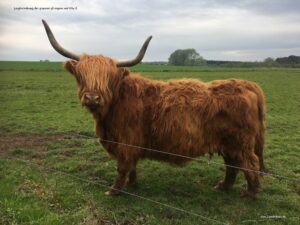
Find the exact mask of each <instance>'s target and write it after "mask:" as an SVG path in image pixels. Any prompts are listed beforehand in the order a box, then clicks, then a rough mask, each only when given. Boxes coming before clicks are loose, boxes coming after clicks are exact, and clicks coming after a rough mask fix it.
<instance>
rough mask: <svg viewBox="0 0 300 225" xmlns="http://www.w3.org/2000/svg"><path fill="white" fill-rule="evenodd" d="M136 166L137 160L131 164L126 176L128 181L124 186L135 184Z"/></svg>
mask: <svg viewBox="0 0 300 225" xmlns="http://www.w3.org/2000/svg"><path fill="white" fill-rule="evenodd" d="M136 164H137V160H135V161H134V162H132V163H131V168H130V171H129V174H128V179H127V182H126V186H127V187H129V186H133V185H135V184H136Z"/></svg>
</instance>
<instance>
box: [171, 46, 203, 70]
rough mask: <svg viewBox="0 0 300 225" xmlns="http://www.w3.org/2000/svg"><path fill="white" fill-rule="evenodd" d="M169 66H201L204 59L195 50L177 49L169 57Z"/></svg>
mask: <svg viewBox="0 0 300 225" xmlns="http://www.w3.org/2000/svg"><path fill="white" fill-rule="evenodd" d="M169 64H172V65H177V66H203V65H206V61H205V59H204V58H203V57H202V56H200V54H199V53H198V52H196V50H195V49H193V48H189V49H178V50H176V51H174V52H173V53H172V54H171V55H170V57H169Z"/></svg>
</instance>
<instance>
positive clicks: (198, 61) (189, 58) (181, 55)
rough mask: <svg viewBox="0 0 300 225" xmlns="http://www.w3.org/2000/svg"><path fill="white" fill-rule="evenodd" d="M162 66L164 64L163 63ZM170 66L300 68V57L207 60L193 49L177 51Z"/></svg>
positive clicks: (171, 57)
mask: <svg viewBox="0 0 300 225" xmlns="http://www.w3.org/2000/svg"><path fill="white" fill-rule="evenodd" d="M161 64H163V63H162V62H161ZM168 64H170V65H176V66H225V67H300V56H294V55H290V56H288V57H281V58H276V59H273V58H271V57H268V58H266V59H265V60H264V61H263V62H241V61H220V60H205V59H204V58H203V57H202V56H200V54H199V53H198V52H197V51H196V50H195V49H193V48H188V49H177V50H176V51H174V52H173V53H172V54H171V55H170V57H169V61H168Z"/></svg>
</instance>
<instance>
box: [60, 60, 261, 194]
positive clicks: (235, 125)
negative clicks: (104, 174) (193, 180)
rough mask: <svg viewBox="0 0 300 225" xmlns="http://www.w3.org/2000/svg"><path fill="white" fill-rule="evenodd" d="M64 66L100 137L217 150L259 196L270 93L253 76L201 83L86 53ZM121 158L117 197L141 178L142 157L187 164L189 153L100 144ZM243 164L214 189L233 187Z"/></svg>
mask: <svg viewBox="0 0 300 225" xmlns="http://www.w3.org/2000/svg"><path fill="white" fill-rule="evenodd" d="M65 68H66V69H67V70H68V71H69V72H70V73H72V74H73V75H74V76H75V78H76V80H77V83H78V88H79V91H78V94H79V98H80V100H81V103H82V104H83V105H84V106H86V107H87V109H88V110H89V111H90V112H91V113H92V114H93V117H94V119H95V125H96V126H95V130H96V134H97V136H98V137H99V138H100V141H101V139H104V140H111V141H115V142H120V143H126V144H130V145H136V146H141V147H146V148H152V149H158V150H161V151H164V152H168V153H176V154H180V155H184V156H189V157H197V156H201V155H204V154H213V153H219V154H221V155H222V156H223V158H224V161H225V164H227V165H232V166H238V167H243V168H246V169H248V170H243V172H244V174H245V177H246V180H247V182H248V189H247V190H246V191H245V192H243V195H246V196H254V195H255V194H256V193H257V189H258V186H259V176H258V173H256V172H251V171H249V170H256V171H258V170H262V169H264V165H263V144H264V133H265V124H264V121H265V103H264V95H263V92H262V90H261V89H260V88H259V86H258V85H257V84H255V83H253V82H250V81H244V80H237V79H229V80H216V81H212V82H209V83H203V82H201V81H199V80H194V79H180V80H171V81H166V82H163V81H153V80H149V79H146V78H144V77H141V76H139V75H136V74H131V73H130V74H129V72H128V71H127V70H126V69H125V68H117V67H116V64H115V62H114V61H113V60H112V59H110V58H107V57H103V56H89V55H81V57H80V61H79V62H76V61H67V62H66V63H65ZM101 143H102V145H103V146H104V148H105V150H106V151H107V152H108V153H109V155H110V156H111V157H113V158H114V159H116V160H117V162H118V176H117V178H116V180H115V183H114V185H113V186H112V188H111V189H110V191H109V192H108V194H115V193H117V192H118V191H117V190H116V189H121V188H122V187H123V186H124V185H125V183H126V179H127V178H128V179H127V184H133V183H134V182H135V180H136V164H137V162H138V160H139V159H141V158H149V159H156V160H163V161H167V162H171V163H176V164H184V163H185V162H187V161H188V159H187V158H182V157H178V156H174V155H168V154H163V153H158V152H153V151H147V150H143V149H141V148H132V147H128V146H124V145H120V144H115V143H109V142H105V141H101ZM237 173H238V169H236V168H232V167H228V166H227V167H226V175H225V179H224V180H222V181H220V182H219V183H218V185H217V186H216V188H218V189H221V190H224V189H228V188H230V187H231V186H232V185H233V184H234V182H235V178H236V175H237Z"/></svg>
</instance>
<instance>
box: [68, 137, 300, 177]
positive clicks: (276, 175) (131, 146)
mask: <svg viewBox="0 0 300 225" xmlns="http://www.w3.org/2000/svg"><path fill="white" fill-rule="evenodd" d="M68 134H71V135H74V136H77V137H83V138H85V139H95V140H96V139H97V140H100V141H103V142H107V143H112V144H118V145H123V146H126V147H129V148H138V149H142V150H146V151H152V152H156V153H160V154H166V155H171V156H176V157H182V158H185V159H189V160H194V161H198V162H204V163H208V164H215V165H221V166H227V167H230V168H234V169H239V170H243V171H249V172H255V173H259V174H261V175H266V176H271V177H274V178H280V179H286V180H291V181H300V179H299V178H296V177H288V176H284V175H281V174H276V173H270V172H264V171H260V170H252V169H248V168H244V167H239V166H233V165H229V164H225V163H219V162H214V161H211V160H204V159H201V158H195V157H190V156H186V155H180V154H176V153H171V152H165V151H162V150H158V149H152V148H146V147H142V146H137V145H131V144H127V143H122V142H117V141H113V140H106V139H102V138H96V137H93V136H88V135H84V134H78V133H68Z"/></svg>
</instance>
